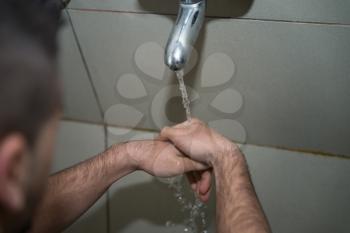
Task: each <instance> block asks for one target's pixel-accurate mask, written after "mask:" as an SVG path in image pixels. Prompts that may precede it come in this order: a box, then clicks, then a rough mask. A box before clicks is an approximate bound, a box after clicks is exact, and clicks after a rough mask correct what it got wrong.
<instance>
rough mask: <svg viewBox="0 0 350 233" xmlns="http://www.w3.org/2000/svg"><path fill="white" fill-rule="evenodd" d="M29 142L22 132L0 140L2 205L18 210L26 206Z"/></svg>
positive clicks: (14, 210) (0, 193)
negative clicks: (25, 183) (25, 178)
mask: <svg viewBox="0 0 350 233" xmlns="http://www.w3.org/2000/svg"><path fill="white" fill-rule="evenodd" d="M26 150H27V143H26V141H25V139H24V138H23V136H21V135H20V134H11V135H9V136H6V137H5V138H4V139H3V140H2V141H0V206H2V207H4V208H5V209H7V210H8V211H11V212H17V211H20V210H21V209H22V208H23V207H24V202H25V193H24V192H25V190H24V177H25V173H26V167H27V165H26V162H27V161H26V158H25V157H26V156H25V154H26Z"/></svg>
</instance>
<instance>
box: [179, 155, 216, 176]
mask: <svg viewBox="0 0 350 233" xmlns="http://www.w3.org/2000/svg"><path fill="white" fill-rule="evenodd" d="M182 160H183V164H184V172H185V173H186V172H191V171H203V170H206V169H208V168H209V167H208V165H206V164H204V163H200V162H197V161H194V160H192V159H190V158H188V157H183V158H182ZM195 178H196V177H195Z"/></svg>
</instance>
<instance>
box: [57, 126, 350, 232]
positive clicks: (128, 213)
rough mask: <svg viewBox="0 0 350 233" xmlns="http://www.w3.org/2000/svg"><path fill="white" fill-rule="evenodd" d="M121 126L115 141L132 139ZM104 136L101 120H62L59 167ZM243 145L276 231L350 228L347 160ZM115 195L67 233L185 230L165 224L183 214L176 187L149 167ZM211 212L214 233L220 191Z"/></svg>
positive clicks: (91, 151)
mask: <svg viewBox="0 0 350 233" xmlns="http://www.w3.org/2000/svg"><path fill="white" fill-rule="evenodd" d="M118 132H125V129H120V128H112V127H110V128H109V130H108V141H109V144H112V143H115V142H120V141H124V140H125V139H126V137H125V136H117V133H118ZM129 136H130V137H131V138H152V137H153V136H154V135H153V133H150V132H142V131H135V130H133V131H131V132H129ZM130 137H129V138H130ZM103 141H104V135H103V129H102V126H99V125H93V124H86V123H77V122H71V121H62V123H61V127H60V133H59V137H58V146H57V150H56V156H55V160H54V169H53V170H55V171H57V170H59V169H62V168H65V167H68V166H70V165H73V164H74V163H76V162H79V161H82V160H84V159H86V158H88V157H91V156H93V155H95V154H97V153H98V152H100V151H101V150H103ZM243 151H244V153H245V155H246V157H247V160H248V164H249V167H250V171H251V174H252V179H253V183H254V184H255V188H256V191H257V193H258V196H259V198H260V200H261V202H262V205H263V207H264V209H265V211H266V214H267V217H268V219H269V221H270V223H271V226H272V229H273V232H279V233H295V232H300V233H310V232H317V233H329V232H337V233H346V232H349V231H350V217H349V216H350V212H349V211H350V202H349V200H348V199H349V196H350V185H349V179H348V173H349V169H350V160H349V159H341V158H331V157H325V156H320V155H313V154H305V153H297V152H291V151H286V150H279V149H273V148H267V147H258V146H252V145H246V146H244V147H243ZM109 197H110V198H109V201H108V202H107V200H106V195H104V196H103V197H102V198H101V199H100V200H99V201H98V202H97V204H96V205H94V206H93V207H92V209H91V210H89V211H88V212H87V213H86V214H85V215H83V217H82V218H80V219H79V221H78V222H76V223H75V224H74V225H73V226H72V227H70V228H69V229H67V230H66V232H72V233H107V232H113V233H143V232H159V233H161V232H162V233H164V232H169V233H170V232H182V231H183V228H181V226H177V227H176V228H167V227H165V223H166V221H167V220H171V221H173V222H175V223H181V221H182V220H183V215H182V212H181V210H180V208H179V206H178V204H177V202H176V200H175V198H174V197H173V195H172V192H171V190H170V189H169V188H168V187H167V186H166V185H165V184H164V183H161V182H159V181H158V180H156V179H155V178H153V177H151V176H149V175H147V174H145V173H143V172H135V173H133V174H131V175H129V176H127V177H125V178H123V179H121V180H120V181H118V182H117V183H116V184H114V185H113V186H112V188H111V189H110V191H109ZM107 205H109V206H108V207H109V211H107ZM207 213H208V215H209V216H210V217H209V222H210V227H209V230H210V232H215V231H214V222H213V221H214V214H215V197H212V198H211V200H210V203H209V205H208V209H207ZM107 218H109V221H107ZM108 223H109V224H110V225H109V228H108V227H107V224H108ZM108 229H109V230H108Z"/></svg>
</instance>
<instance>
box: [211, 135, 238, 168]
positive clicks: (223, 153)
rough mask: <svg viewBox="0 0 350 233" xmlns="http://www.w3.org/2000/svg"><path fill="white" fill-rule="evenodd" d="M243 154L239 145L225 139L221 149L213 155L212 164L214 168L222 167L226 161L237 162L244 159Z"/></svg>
mask: <svg viewBox="0 0 350 233" xmlns="http://www.w3.org/2000/svg"><path fill="white" fill-rule="evenodd" d="M242 159H243V160H244V158H243V155H242V153H241V151H240V149H239V147H238V146H237V145H236V144H234V143H232V142H231V141H226V140H225V141H224V142H223V143H222V144H221V149H220V150H218V151H217V152H216V153H214V155H213V156H212V161H211V163H212V166H213V168H214V169H217V168H220V167H222V166H223V165H224V164H226V163H234V164H235V163H237V162H239V161H242Z"/></svg>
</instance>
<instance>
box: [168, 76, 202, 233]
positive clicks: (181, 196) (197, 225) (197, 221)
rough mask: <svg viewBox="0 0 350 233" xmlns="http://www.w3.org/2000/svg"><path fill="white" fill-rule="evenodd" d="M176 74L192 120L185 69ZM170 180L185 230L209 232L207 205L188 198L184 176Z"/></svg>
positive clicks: (189, 118)
mask: <svg viewBox="0 0 350 233" xmlns="http://www.w3.org/2000/svg"><path fill="white" fill-rule="evenodd" d="M176 76H177V79H178V80H179V88H180V91H181V95H182V104H183V106H184V108H185V110H186V118H187V121H191V111H190V101H189V98H188V95H187V90H186V86H185V83H184V79H183V76H184V72H183V70H180V71H176ZM169 181H170V183H169V187H170V188H171V189H173V190H174V196H175V198H176V200H177V202H178V203H179V204H180V206H181V211H182V212H184V215H185V216H186V219H185V220H184V225H185V228H184V232H187V233H199V232H201V233H207V232H208V231H207V220H206V214H205V208H206V206H205V205H204V204H203V203H202V202H201V201H200V200H199V199H198V198H197V197H196V196H195V198H194V201H191V200H187V199H186V197H185V190H184V181H183V176H178V177H175V178H171V179H169ZM165 225H166V226H167V227H172V226H174V225H175V224H174V223H172V222H171V221H167V222H166V224H165Z"/></svg>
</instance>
